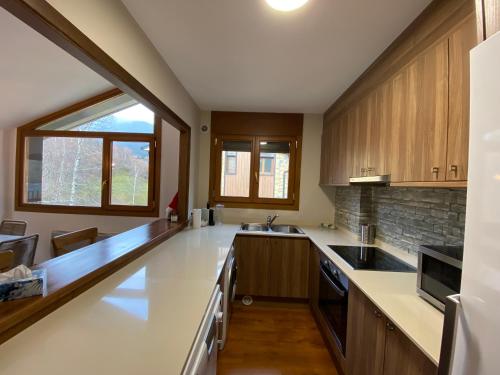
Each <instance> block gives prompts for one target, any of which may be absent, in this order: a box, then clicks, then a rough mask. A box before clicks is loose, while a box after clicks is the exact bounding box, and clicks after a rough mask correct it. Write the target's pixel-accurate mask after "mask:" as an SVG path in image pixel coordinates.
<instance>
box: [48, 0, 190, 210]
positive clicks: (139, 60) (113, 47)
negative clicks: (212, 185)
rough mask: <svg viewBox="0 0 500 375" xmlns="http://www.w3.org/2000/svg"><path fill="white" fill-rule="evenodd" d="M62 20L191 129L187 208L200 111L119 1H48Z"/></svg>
mask: <svg viewBox="0 0 500 375" xmlns="http://www.w3.org/2000/svg"><path fill="white" fill-rule="evenodd" d="M48 2H49V3H50V4H51V5H52V6H53V7H54V8H56V9H57V10H58V11H59V12H60V13H61V14H62V15H63V16H64V17H66V18H67V19H68V20H69V21H70V22H71V23H73V24H74V25H75V26H76V27H77V28H78V29H80V31H82V32H83V33H84V34H85V35H86V36H87V37H89V38H90V39H92V41H93V42H94V43H96V44H97V45H98V46H99V47H100V48H101V49H103V50H104V51H105V52H106V53H107V54H108V55H110V56H111V57H112V58H113V59H114V60H115V61H116V62H117V63H118V64H120V65H121V66H122V67H123V68H125V69H126V70H127V71H128V72H129V73H130V74H131V75H132V76H134V77H135V78H136V79H137V80H138V81H139V82H141V83H142V84H143V85H144V86H146V87H147V88H148V89H149V90H150V91H151V92H153V93H154V94H155V95H156V96H157V97H158V98H160V99H161V100H162V101H163V103H165V104H166V105H167V106H168V107H170V108H171V109H172V110H173V111H174V112H175V113H176V114H177V115H179V116H180V117H181V118H182V119H183V120H184V121H185V122H186V123H187V124H188V125H189V126H191V128H192V131H191V167H190V182H189V187H190V189H189V207H192V206H193V204H194V202H195V201H196V191H197V189H196V186H197V177H198V173H197V165H196V164H197V163H196V161H197V160H198V154H197V153H198V135H199V132H198V125H199V123H200V110H199V108H198V106H197V105H196V103H195V102H194V101H193V99H192V98H191V96H190V95H189V93H188V92H187V91H186V89H185V88H184V87H183V86H182V84H181V83H180V82H179V80H178V79H177V77H176V76H175V74H174V73H173V72H172V70H171V69H170V68H169V66H168V65H167V64H166V63H165V61H164V60H163V59H162V57H161V56H160V54H159V53H158V51H157V50H156V49H155V48H154V46H153V45H152V43H151V42H150V41H149V39H148V38H147V37H146V35H145V34H144V32H143V31H142V29H141V28H140V27H139V26H138V25H137V23H136V22H135V20H134V18H133V17H132V16H131V15H130V14H129V13H128V11H127V8H126V7H125V6H124V5H123V4H122V3H121V1H119V0H106V1H102V0H85V1H82V0H49V1H48Z"/></svg>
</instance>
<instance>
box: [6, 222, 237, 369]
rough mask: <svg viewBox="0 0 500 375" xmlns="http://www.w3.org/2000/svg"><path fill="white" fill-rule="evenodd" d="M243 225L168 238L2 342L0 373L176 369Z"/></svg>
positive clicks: (190, 232)
mask: <svg viewBox="0 0 500 375" xmlns="http://www.w3.org/2000/svg"><path fill="white" fill-rule="evenodd" d="M238 229H239V227H238V226H236V225H224V226H217V227H211V228H202V229H200V230H185V231H182V232H180V233H178V234H177V235H175V236H173V237H172V238H170V239H168V240H167V241H165V242H163V243H162V244H160V245H159V246H157V247H156V248H155V249H153V250H151V251H150V252H148V253H147V254H145V255H144V256H142V257H140V258H138V259H137V260H135V261H134V262H132V263H130V264H129V265H127V266H126V267H124V268H123V269H121V270H120V271H118V272H116V273H115V274H113V275H112V276H110V277H108V278H106V279H105V280H103V281H101V282H100V283H98V284H97V285H96V286H94V287H92V288H91V289H89V290H87V291H86V292H85V293H83V294H81V295H80V296H78V297H77V298H75V299H74V300H72V301H70V302H68V303H67V304H65V305H64V306H62V307H61V308H59V309H58V310H56V311H54V312H53V313H51V314H49V315H48V316H46V317H45V318H43V319H41V320H40V321H38V322H37V323H35V324H33V325H32V326H31V327H29V328H27V329H26V330H24V331H22V332H21V333H19V334H18V335H16V336H14V337H13V338H12V339H10V340H8V341H7V342H5V343H4V344H2V345H0V374H2V375H10V374H12V375H14V374H15V375H19V374H28V373H36V374H42V375H49V374H50V375H59V374H61V375H62V374H64V375H66V374H73V375H79V374H81V375H83V374H85V375H89V374H120V375H124V374H131V375H132V374H134V375H136V374H144V375H153V374H154V375H156V374H165V375H170V374H179V373H180V372H181V370H182V367H183V365H184V362H185V361H186V358H187V357H188V355H189V351H190V349H191V345H192V343H193V341H194V339H195V337H196V333H197V330H198V327H199V325H200V323H201V321H202V319H203V315H204V313H205V310H206V308H207V305H208V302H209V301H210V296H211V294H212V292H213V290H214V287H215V284H216V282H217V279H218V277H219V274H220V272H221V270H222V267H223V265H224V262H225V260H226V257H227V254H228V252H229V250H230V247H231V244H232V242H233V239H234V236H235V234H236V232H237V231H238Z"/></svg>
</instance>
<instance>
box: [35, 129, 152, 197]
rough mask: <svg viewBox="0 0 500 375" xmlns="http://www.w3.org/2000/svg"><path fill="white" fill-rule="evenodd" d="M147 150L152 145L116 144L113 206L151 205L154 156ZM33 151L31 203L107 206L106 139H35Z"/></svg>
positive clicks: (144, 143) (114, 150) (113, 168)
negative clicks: (104, 200)
mask: <svg viewBox="0 0 500 375" xmlns="http://www.w3.org/2000/svg"><path fill="white" fill-rule="evenodd" d="M138 144H139V145H138ZM146 146H148V143H147V142H113V164H112V203H113V204H125V205H147V198H148V168H149V165H148V163H149V158H148V156H149V154H148V152H147V151H144V150H143V149H141V148H140V147H143V148H145V147H146ZM37 149H38V150H39V151H41V152H36V151H37ZM29 150H30V159H29V166H28V179H27V180H28V199H29V201H30V202H32V203H34V202H37V203H41V204H56V205H69V206H91V207H99V206H100V205H101V184H102V152H103V151H102V150H103V141H102V139H99V138H63V137H61V138H57V137H50V138H40V137H34V138H30V140H29ZM135 150H139V151H138V152H136V151H135ZM33 151H35V152H33Z"/></svg>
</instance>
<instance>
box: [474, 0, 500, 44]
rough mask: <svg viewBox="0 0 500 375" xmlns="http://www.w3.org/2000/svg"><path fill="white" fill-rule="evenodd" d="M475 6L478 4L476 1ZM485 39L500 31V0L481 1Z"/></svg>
mask: <svg viewBox="0 0 500 375" xmlns="http://www.w3.org/2000/svg"><path fill="white" fill-rule="evenodd" d="M476 4H480V2H478V1H476ZM482 5H483V7H484V11H483V14H484V26H485V31H486V38H489V37H490V36H492V35H493V34H495V33H496V32H497V31H500V0H482ZM477 11H478V12H479V9H478V10H477Z"/></svg>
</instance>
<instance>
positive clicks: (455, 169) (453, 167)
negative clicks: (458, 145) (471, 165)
mask: <svg viewBox="0 0 500 375" xmlns="http://www.w3.org/2000/svg"><path fill="white" fill-rule="evenodd" d="M450 172H451V173H453V174H454V175H455V177H457V175H458V165H450Z"/></svg>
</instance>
